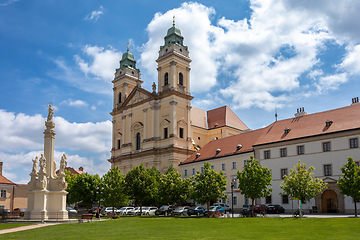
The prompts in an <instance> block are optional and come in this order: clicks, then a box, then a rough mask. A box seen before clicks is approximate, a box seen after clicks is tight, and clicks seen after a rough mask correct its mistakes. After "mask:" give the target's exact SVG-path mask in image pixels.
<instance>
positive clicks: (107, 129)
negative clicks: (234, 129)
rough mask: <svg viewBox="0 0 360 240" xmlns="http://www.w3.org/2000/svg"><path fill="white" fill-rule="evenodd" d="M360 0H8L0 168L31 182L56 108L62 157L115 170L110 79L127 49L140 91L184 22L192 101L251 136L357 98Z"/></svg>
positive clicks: (1, 1)
mask: <svg viewBox="0 0 360 240" xmlns="http://www.w3.org/2000/svg"><path fill="white" fill-rule="evenodd" d="M359 15H360V1H358V0H342V1H338V0H317V1H313V0H298V1H292V0H250V1H249V0H222V1H215V0H202V1H196V2H183V1H177V0H172V1H159V0H154V1H147V0H132V1H109V0H103V1H100V0H77V1H73V0H48V1H43V0H0V161H3V162H4V167H3V175H4V176H5V177H7V178H8V179H10V180H11V181H13V182H16V183H27V182H28V181H29V180H30V176H29V174H30V172H31V166H32V161H31V160H32V159H34V158H35V156H37V155H40V153H41V152H42V151H43V131H44V129H45V125H44V123H45V120H46V119H45V118H46V116H47V113H48V110H47V105H48V104H49V103H51V104H52V105H53V106H54V109H55V113H54V122H55V124H56V126H55V132H56V136H55V161H57V163H59V161H60V158H61V155H62V154H63V153H65V154H67V155H68V161H67V162H68V166H71V167H74V168H75V169H78V168H79V167H80V166H82V167H84V171H85V172H89V173H91V174H99V175H100V176H102V175H103V174H104V173H105V172H107V171H108V170H109V168H110V163H109V162H108V161H107V159H109V157H110V149H111V146H112V143H111V131H112V129H111V127H112V124H111V115H110V114H109V113H110V112H111V111H112V108H113V106H112V104H113V102H112V98H113V96H112V93H113V91H112V83H111V81H112V80H113V78H114V73H115V69H116V68H119V61H120V60H121V56H122V54H123V53H124V52H125V51H126V48H127V44H128V43H129V48H130V52H131V53H133V54H134V57H135V60H136V61H137V68H139V69H140V71H141V74H142V80H143V81H144V83H143V85H142V86H143V87H144V88H145V89H147V90H149V91H151V84H152V83H153V82H157V70H156V68H157V65H156V62H155V60H156V59H157V57H158V51H159V48H160V46H161V45H163V44H164V37H165V35H166V32H167V29H169V28H170V27H171V26H172V21H173V16H175V22H176V27H178V28H179V29H180V30H181V33H182V35H183V36H184V44H185V45H187V46H188V47H189V51H190V58H191V59H192V62H191V94H192V95H193V96H194V99H193V101H192V105H193V106H195V107H198V108H201V109H205V110H210V109H214V108H217V107H221V106H224V105H228V106H229V107H230V108H231V109H232V110H233V111H234V112H235V113H236V114H237V115H238V116H239V117H240V119H242V120H243V122H244V123H245V124H246V125H247V126H248V127H249V128H251V129H258V128H261V127H263V126H267V125H269V124H271V123H272V122H274V121H275V116H274V115H275V111H276V112H277V114H278V119H279V120H281V119H286V118H291V117H293V116H294V114H295V113H296V109H297V108H300V107H304V109H305V111H306V112H307V113H308V114H311V113H316V112H320V111H326V110H330V109H335V108H340V107H344V106H348V105H350V104H351V99H352V98H353V97H358V96H359V88H360V81H359V74H360V28H359V26H358V20H359V18H358V16H359Z"/></svg>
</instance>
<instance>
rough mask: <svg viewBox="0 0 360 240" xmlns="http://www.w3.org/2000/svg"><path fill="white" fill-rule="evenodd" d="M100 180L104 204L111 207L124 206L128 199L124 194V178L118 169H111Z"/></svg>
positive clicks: (116, 167)
mask: <svg viewBox="0 0 360 240" xmlns="http://www.w3.org/2000/svg"><path fill="white" fill-rule="evenodd" d="M101 179H102V186H101V187H103V190H102V192H103V193H102V198H103V200H104V204H105V205H106V206H112V207H115V206H119V205H123V204H126V202H127V201H128V199H129V198H128V195H127V194H126V192H125V176H124V175H122V174H121V172H120V169H119V167H118V166H115V167H113V168H112V169H110V170H109V171H108V172H107V173H105V174H104V175H103V176H102V178H101ZM99 195H100V194H99ZM113 211H114V209H113Z"/></svg>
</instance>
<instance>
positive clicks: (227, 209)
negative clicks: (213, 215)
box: [213, 203, 231, 213]
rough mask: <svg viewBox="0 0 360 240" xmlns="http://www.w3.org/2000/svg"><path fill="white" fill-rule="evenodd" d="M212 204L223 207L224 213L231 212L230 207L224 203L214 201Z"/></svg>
mask: <svg viewBox="0 0 360 240" xmlns="http://www.w3.org/2000/svg"><path fill="white" fill-rule="evenodd" d="M213 206H219V207H222V208H223V209H224V211H225V213H228V212H231V207H230V206H228V205H226V204H225V203H214V204H213Z"/></svg>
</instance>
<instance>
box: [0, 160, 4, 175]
mask: <svg viewBox="0 0 360 240" xmlns="http://www.w3.org/2000/svg"><path fill="white" fill-rule="evenodd" d="M2 168H3V162H0V175H1V176H2Z"/></svg>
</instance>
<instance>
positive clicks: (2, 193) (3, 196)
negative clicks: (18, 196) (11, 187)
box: [0, 189, 6, 198]
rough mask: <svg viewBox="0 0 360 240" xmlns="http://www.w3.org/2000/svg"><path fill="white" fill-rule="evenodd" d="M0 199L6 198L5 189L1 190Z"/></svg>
mask: <svg viewBox="0 0 360 240" xmlns="http://www.w3.org/2000/svg"><path fill="white" fill-rule="evenodd" d="M0 197H1V198H6V189H1V192H0Z"/></svg>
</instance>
